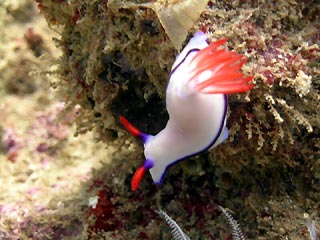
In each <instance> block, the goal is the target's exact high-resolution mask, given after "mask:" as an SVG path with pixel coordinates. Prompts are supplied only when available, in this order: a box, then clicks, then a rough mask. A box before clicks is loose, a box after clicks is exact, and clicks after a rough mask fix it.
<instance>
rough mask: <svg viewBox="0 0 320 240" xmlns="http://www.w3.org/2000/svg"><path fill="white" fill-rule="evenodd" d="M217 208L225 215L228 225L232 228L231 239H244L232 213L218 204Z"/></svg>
mask: <svg viewBox="0 0 320 240" xmlns="http://www.w3.org/2000/svg"><path fill="white" fill-rule="evenodd" d="M219 209H220V210H221V212H222V213H223V214H224V215H225V216H226V218H227V220H228V223H229V225H230V226H231V228H232V232H231V234H232V240H245V238H244V236H243V233H242V231H241V229H240V227H239V224H238V223H237V221H236V220H235V219H234V218H233V217H232V215H231V214H230V213H229V212H227V210H226V209H225V208H223V207H221V206H219Z"/></svg>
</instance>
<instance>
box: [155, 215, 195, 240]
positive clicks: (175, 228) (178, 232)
mask: <svg viewBox="0 0 320 240" xmlns="http://www.w3.org/2000/svg"><path fill="white" fill-rule="evenodd" d="M159 215H160V216H161V217H163V218H164V219H165V220H166V222H167V224H168V225H169V227H170V230H171V234H172V237H173V239H174V240H190V238H189V237H188V236H187V235H186V234H185V233H184V232H183V231H182V229H181V228H180V227H179V225H178V224H177V223H176V222H175V221H174V220H173V219H172V218H171V217H169V216H168V214H166V213H165V212H164V211H162V210H159Z"/></svg>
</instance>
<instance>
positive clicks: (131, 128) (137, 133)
mask: <svg viewBox="0 0 320 240" xmlns="http://www.w3.org/2000/svg"><path fill="white" fill-rule="evenodd" d="M119 119H120V122H121V123H122V125H123V126H124V127H125V128H126V129H127V131H128V132H129V133H131V134H132V135H133V136H134V137H138V138H140V139H141V141H142V142H143V143H146V142H147V141H148V139H149V137H150V136H151V135H148V134H145V133H142V132H141V131H140V130H139V129H137V128H136V127H135V126H133V125H132V124H131V123H130V122H129V121H128V120H127V119H126V118H125V117H123V116H119Z"/></svg>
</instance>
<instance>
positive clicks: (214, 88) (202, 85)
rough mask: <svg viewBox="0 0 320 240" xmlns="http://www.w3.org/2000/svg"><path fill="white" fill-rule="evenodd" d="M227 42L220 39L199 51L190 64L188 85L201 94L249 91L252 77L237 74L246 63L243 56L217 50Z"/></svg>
mask: <svg viewBox="0 0 320 240" xmlns="http://www.w3.org/2000/svg"><path fill="white" fill-rule="evenodd" d="M226 41H227V40H226V39H220V40H218V41H216V42H214V43H212V44H210V45H209V46H208V47H206V48H204V49H202V50H200V51H199V52H198V53H197V54H196V55H195V56H194V57H193V59H192V60H191V62H190V75H191V77H190V81H189V84H191V86H192V87H193V88H194V89H195V90H196V91H199V92H201V93H207V94H214V93H223V94H228V93H239V92H246V91H248V90H250V89H251V88H252V87H253V85H252V84H249V82H250V81H251V80H252V79H253V77H251V76H250V77H245V76H244V75H243V74H242V73H240V72H239V70H240V68H241V67H242V66H243V65H244V64H245V63H246V62H247V59H244V58H243V55H241V54H237V53H236V52H230V51H227V50H225V49H219V50H218V49H217V48H218V47H219V46H221V45H222V44H224V43H225V42H226Z"/></svg>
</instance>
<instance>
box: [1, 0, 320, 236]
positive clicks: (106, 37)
mask: <svg viewBox="0 0 320 240" xmlns="http://www.w3.org/2000/svg"><path fill="white" fill-rule="evenodd" d="M5 2H6V4H7V3H8V2H10V1H5ZM195 2H196V1H192V0H185V1H178V0H176V1H149V2H146V1H138V0H136V1H134V0H132V1H115V0H113V1H111V0H109V1H106V0H96V1H92V0H77V1H73V0H72V1H63V0H37V1H36V4H37V7H38V9H39V11H40V13H41V14H42V15H43V16H44V17H45V19H46V21H47V23H48V25H49V26H50V28H51V30H53V31H54V32H57V33H58V36H56V37H55V39H54V43H55V44H56V46H57V47H58V49H60V50H61V52H62V55H61V56H60V57H57V56H51V57H50V55H52V54H53V53H52V52H51V53H48V52H47V50H45V47H43V48H41V50H37V49H35V48H34V45H32V41H31V43H28V41H27V40H26V42H27V43H28V44H29V45H28V46H29V48H30V49H31V52H33V54H36V55H38V54H43V53H44V52H46V54H47V58H46V57H45V56H42V57H43V59H47V61H48V59H50V60H51V59H52V58H55V59H56V62H57V63H58V67H57V68H56V69H54V68H53V69H48V68H46V67H45V66H43V65H41V64H40V65H38V66H37V68H40V69H42V72H41V71H38V72H39V75H40V76H42V75H47V77H48V78H50V81H51V85H52V86H53V87H54V88H55V91H56V92H57V94H58V97H59V98H60V99H61V100H63V101H64V102H65V107H64V108H63V109H64V110H63V111H64V113H65V114H66V115H65V116H67V114H68V111H73V114H75V117H73V118H72V123H74V124H75V125H76V128H77V129H76V135H78V138H76V139H81V137H82V136H87V135H86V134H85V133H86V132H88V131H93V133H94V138H95V140H97V141H101V142H97V143H94V142H93V140H92V139H91V140H89V139H90V138H88V143H87V145H86V143H85V142H86V141H83V140H79V141H80V142H81V143H82V144H83V145H82V146H84V147H82V149H81V150H78V151H79V154H78V155H76V156H78V158H79V159H77V157H75V156H74V155H72V154H71V153H70V152H65V155H67V156H70V154H71V156H72V157H71V160H69V161H71V162H70V163H69V164H70V166H68V167H66V166H65V165H64V164H61V165H57V166H56V167H55V170H56V171H57V172H59V174H61V175H59V176H58V177H56V178H55V182H56V183H55V184H56V186H57V189H59V188H62V187H63V184H62V183H64V184H65V182H64V181H63V179H64V178H63V175H65V176H68V175H69V174H68V171H69V172H70V171H72V170H73V171H75V169H77V168H73V166H81V165H80V162H83V161H84V162H86V164H88V165H89V166H90V167H88V172H86V174H83V176H82V178H83V179H82V181H80V182H79V180H78V178H79V176H78V177H76V174H71V175H70V177H69V178H68V182H69V183H72V182H74V181H76V182H77V184H78V185H77V187H76V188H75V189H74V190H73V191H72V193H70V194H68V193H67V192H64V193H63V194H61V195H60V196H59V192H58V190H57V191H56V192H54V194H53V195H52V196H51V195H48V194H47V195H46V202H47V204H44V203H43V202H42V197H41V196H42V195H41V194H40V195H39V199H37V198H36V200H37V201H40V202H41V204H42V205H41V206H42V207H43V211H44V212H46V213H47V212H49V210H50V211H52V212H54V213H56V214H53V215H50V218H47V217H46V216H45V215H40V217H39V215H38V214H39V211H40V210H37V211H32V213H31V214H27V215H26V216H27V217H25V218H24V217H23V214H21V215H19V216H21V219H22V220H21V221H22V222H23V223H28V224H27V225H28V226H34V227H35V226H37V231H38V232H39V233H41V234H43V235H41V236H46V238H48V239H55V236H60V237H63V236H65V237H69V238H70V239H111V238H112V239H169V238H170V231H169V229H168V228H165V226H166V225H165V223H164V222H163V221H161V219H160V218H159V216H158V214H157V211H158V209H159V208H161V209H163V210H165V212H166V213H168V215H170V216H171V217H172V218H173V219H175V221H177V222H179V224H181V227H182V228H183V229H184V230H186V232H188V236H189V237H190V238H191V239H230V238H231V232H230V229H229V227H228V225H226V223H225V220H223V217H220V216H221V210H220V209H219V206H220V205H221V206H223V207H225V208H228V209H230V210H232V211H233V215H234V216H235V219H237V221H238V222H239V223H240V225H241V228H242V231H243V233H244V235H245V238H246V239H259V240H263V239H268V240H270V239H310V234H309V233H310V232H311V231H312V227H311V224H309V223H307V222H306V218H305V216H306V214H307V215H308V216H310V218H309V220H310V222H313V223H315V224H313V225H312V226H314V227H313V231H314V232H317V231H318V230H317V229H319V223H320V218H319V216H320V214H319V198H320V187H319V186H320V184H319V183H320V122H319V121H320V116H319V112H320V107H319V104H318V103H319V100H320V95H319V90H320V89H319V86H320V71H319V69H320V68H319V59H320V48H319V44H320V42H319V30H318V29H320V20H319V15H320V14H319V12H320V3H319V2H318V1H312V0H308V1H298V0H296V1H295V0H290V1H289V0H287V1H285V0H280V1H264V0H259V1H254V0H249V1H204V2H203V1H201V2H202V3H203V4H204V5H203V6H202V5H201V6H200V4H199V5H198V4H197V5H194V4H195ZM199 2H200V1H199ZM205 3H206V4H205ZM28 4H30V5H32V2H29V3H28ZM191 6H192V7H191ZM194 6H196V10H197V11H196V10H195V11H194V12H192V11H191V12H192V15H190V14H191V13H190V10H189V9H188V7H191V8H194ZM1 7H3V8H4V9H8V5H3V4H2V5H1ZM23 8H24V7H23V6H21V9H23ZM198 10H199V11H198ZM1 14H5V11H2V13H1ZM193 14H194V15H193ZM186 15H188V19H190V21H186V22H184V21H182V20H181V18H182V17H183V18H184V16H186ZM166 16H168V18H166ZM189 17H190V18H189ZM169 19H173V20H172V21H170V22H169V23H168V22H167V21H166V20H169ZM1 21H3V20H1ZM190 23H192V24H190ZM1 24H2V25H3V23H1ZM32 24H35V23H32ZM190 25H192V26H190ZM1 29H3V28H1ZM175 31H177V32H175ZM180 31H181V35H180ZM197 31H202V32H205V33H206V34H207V35H208V36H209V39H210V41H211V42H213V41H215V40H217V39H221V38H226V39H228V48H229V49H230V50H233V51H236V52H238V53H241V54H244V55H245V56H246V58H248V59H249V60H248V63H247V64H246V65H245V66H244V67H243V72H244V73H245V75H248V76H250V75H252V76H254V83H255V87H254V88H253V89H252V90H251V91H250V92H249V93H247V94H245V95H235V96H230V97H229V111H228V115H229V117H228V121H227V127H228V128H229V130H230V131H229V134H230V137H229V138H228V140H227V141H226V142H224V143H223V144H221V145H220V146H219V147H217V148H215V149H213V150H212V151H211V152H210V153H204V154H202V155H200V156H197V157H194V158H193V159H189V160H187V161H184V162H182V163H181V164H179V165H178V166H174V167H172V168H170V170H169V171H168V174H167V176H166V180H165V181H164V184H163V185H161V186H160V187H159V188H156V187H155V186H153V185H152V181H151V179H150V177H149V176H148V177H149V179H145V180H144V181H142V182H141V188H139V190H138V191H137V192H132V191H131V190H130V181H131V178H132V175H133V171H134V169H136V168H137V166H139V165H140V164H141V163H142V161H143V155H142V151H143V150H142V149H143V148H142V146H140V145H138V144H137V143H136V142H134V140H133V139H132V138H131V137H130V136H129V135H128V134H127V133H126V132H125V130H124V129H123V128H122V127H121V125H120V122H119V121H118V120H117V119H118V117H119V115H124V116H130V120H132V122H133V124H134V125H135V126H137V128H139V129H141V130H143V131H144V132H148V133H151V134H154V133H157V132H158V131H159V130H160V129H162V128H163V127H164V125H165V123H166V122H167V118H168V116H167V113H166V109H165V103H164V99H165V95H164V94H165V89H166V85H167V81H168V76H169V73H170V69H171V66H172V63H173V61H174V59H175V56H176V55H177V54H178V51H177V49H181V48H183V46H184V45H185V43H187V42H188V40H189V38H190V37H191V36H192V35H193V33H194V32H197ZM178 32H179V34H177V33H178ZM26 33H27V34H29V37H28V36H27V39H28V38H30V35H31V39H34V41H36V40H37V38H36V37H34V36H33V35H34V34H37V32H36V31H35V32H33V33H32V32H30V31H29V33H28V32H27V31H26ZM32 34H33V35H32ZM41 36H42V35H41ZM29 42H30V41H29ZM49 42H51V41H50V40H49V39H45V40H44V41H43V43H42V44H43V46H47V45H46V44H48V43H49ZM51 44H52V42H51ZM3 48H4V47H3V46H1V50H0V54H2V52H3V50H2V49H3ZM32 49H35V50H32ZM39 51H40V53H39ZM27 52H29V53H30V51H27ZM29 53H28V54H29ZM2 55H3V54H2ZM22 56H26V55H25V54H22ZM35 58H38V57H35ZM5 59H7V58H5ZM28 59H29V58H28ZM56 62H55V63H56ZM18 63H19V61H18ZM26 63H27V64H28V66H29V64H31V63H30V61H29V60H28V61H26ZM55 63H54V64H55ZM54 64H52V65H54ZM18 65H19V66H23V64H18ZM3 66H4V65H3V64H2V63H1V62H0V69H1V74H0V76H1V78H4V76H7V77H5V78H6V79H11V78H12V74H11V73H9V72H8V70H7V69H6V68H3ZM5 66H6V67H7V66H11V68H14V66H15V64H8V65H5ZM30 70H31V69H30ZM21 71H22V70H21ZM26 71H28V70H26ZM22 75H26V74H25V73H22ZM8 76H9V77H8ZM10 76H11V77H10ZM29 76H31V77H32V76H37V74H31V75H29ZM31 79H32V78H31ZM27 81H28V82H27V83H26V84H23V85H20V86H19V84H12V82H10V81H9V80H8V81H6V80H5V81H2V82H3V83H1V84H6V91H7V92H10V91H11V94H12V93H13V94H21V93H22V94H35V93H34V92H38V91H39V89H40V88H39V87H37V86H39V85H37V84H35V82H32V80H31V81H30V80H27ZM38 88H39V89H38ZM30 89H31V90H30ZM41 89H42V88H41ZM75 109H76V110H75ZM54 112H57V111H54ZM58 112H60V111H58ZM56 114H57V115H58V113H56ZM146 116H147V117H146ZM62 119H63V117H62ZM68 124H71V123H69V122H68ZM68 124H67V126H69V128H70V129H69V130H70V131H71V129H72V128H71V127H70V125H68ZM3 126H4V125H3V124H2V125H1V128H0V134H1V135H2V136H1V137H2V138H5V137H4V136H8V134H9V133H10V132H9V133H8V130H7V129H6V128H4V127H3ZM4 132H5V133H6V134H7V135H6V134H4ZM69 133H70V132H69ZM15 134H16V133H15V132H14V131H13V132H12V133H11V136H16V135H17V134H16V135H15ZM9 135H10V134H9ZM54 139H55V137H53V142H50V146H51V144H53V145H54V146H56V142H55V141H56V140H54ZM51 140H52V139H51ZM68 141H69V137H67V138H66V139H65V144H68ZM75 141H77V140H75ZM75 145H77V144H75ZM63 146H65V145H64V144H63ZM63 146H60V145H59V146H58V147H57V148H56V151H58V153H59V151H62V152H63V149H64V147H63ZM104 146H107V148H108V149H112V151H111V150H110V151H109V152H111V153H110V159H111V163H109V161H106V160H101V159H103V156H102V155H101V154H102V152H103V151H102V150H101V148H103V147H104ZM7 147H8V146H7V145H4V144H3V146H2V150H1V151H2V152H1V155H0V156H1V158H0V159H1V161H5V160H3V159H5V158H4V157H2V156H6V154H7V153H6V151H5V150H4V149H5V148H7ZM43 147H44V146H43ZM95 148H97V155H98V156H99V157H98V156H95V153H94V152H95ZM0 149H1V148H0ZM40 149H42V148H41V147H40ZM89 150H90V151H92V154H89V155H86V158H85V159H83V158H81V156H82V151H83V152H86V151H89ZM65 151H70V150H65ZM98 153H99V154H98ZM25 154H28V153H25ZM58 155H59V156H60V157H59V159H60V161H61V162H63V163H64V162H65V161H66V160H63V159H67V157H66V156H63V154H62V155H61V154H58ZM56 158H57V157H54V159H56ZM97 158H98V159H97ZM100 160H101V162H100V163H99V161H100ZM72 162H74V163H72ZM11 164H21V162H19V158H17V159H16V163H11ZM30 164H35V163H33V162H32V161H31V163H30ZM78 164H79V165H78ZM95 164H96V167H93V166H95ZM3 166H7V165H3ZM13 166H17V165H13ZM35 166H37V165H36V164H35ZM58 166H59V167H58ZM93 168H94V169H95V170H92V169H93ZM64 169H65V170H64ZM67 169H68V170H67ZM4 171H6V170H5V169H1V175H3V172H4ZM33 171H35V175H34V176H37V175H36V174H39V173H41V171H42V170H41V169H40V170H35V169H33ZM17 172H18V169H17V170H16V171H13V173H12V174H17ZM63 173H64V174H63ZM4 176H6V177H8V175H4ZM22 176H24V175H22ZM84 176H85V177H84ZM148 177H147V178H148ZM1 178H3V177H2V176H1ZM23 179H24V178H23ZM23 179H22V181H23ZM27 179H29V178H27ZM40 179H41V181H45V180H44V179H42V178H40ZM50 181H52V179H51V180H50ZM8 184H10V182H8ZM26 184H27V185H28V184H31V183H30V182H27V183H26ZM43 184H44V186H47V185H45V183H43ZM50 184H54V183H51V182H50ZM46 189H50V188H46ZM6 191H8V190H6ZM48 191H49V190H48ZM3 192H4V191H3ZM40 192H41V191H40ZM49 192H50V191H49ZM2 195H3V196H2V197H1V204H2V205H1V206H3V202H4V199H5V197H4V196H5V195H6V194H4V193H2ZM10 196H11V195H10ZM57 197H58V198H59V204H54V202H55V201H54V198H57ZM10 200H11V201H13V202H15V201H14V199H13V198H11V199H10ZM89 200H90V201H89ZM29 203H30V206H31V205H32V204H31V203H33V202H32V201H31V202H29ZM159 205H160V206H159ZM10 206H11V205H10ZM20 206H21V208H22V207H23V203H20V204H19V207H20ZM44 206H45V207H44ZM3 209H4V208H3V207H2V208H1V211H2V213H3V211H4V210H3ZM7 209H8V208H7ZM66 209H68V210H67V211H66ZM62 210H64V211H65V214H64V215H61V213H62ZM41 211H42V210H41ZM5 213H6V214H5V215H3V214H1V224H0V236H7V238H8V239H10V237H11V236H17V234H18V235H20V236H23V237H25V238H27V237H29V238H32V239H37V238H36V234H37V233H36V232H35V231H31V230H30V228H28V227H27V226H24V225H23V226H22V223H21V224H20V225H19V228H17V225H14V224H13V222H14V219H15V217H16V215H10V216H9V215H7V212H5ZM26 218H27V219H26ZM23 220H25V221H23ZM37 223H45V224H42V225H41V224H37ZM46 226H48V228H47V229H46ZM74 226H77V227H76V228H74ZM15 228H16V229H18V230H19V231H16V232H15V231H14V229H15ZM70 229H74V231H73V232H72V231H71V230H70ZM310 229H311V230H310ZM46 230H48V231H47V232H46ZM1 234H2V235H1ZM45 234H47V235H45ZM318 236H319V234H318ZM11 239H12V238H11ZM39 239H40V238H39ZM42 239H43V238H42Z"/></svg>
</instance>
